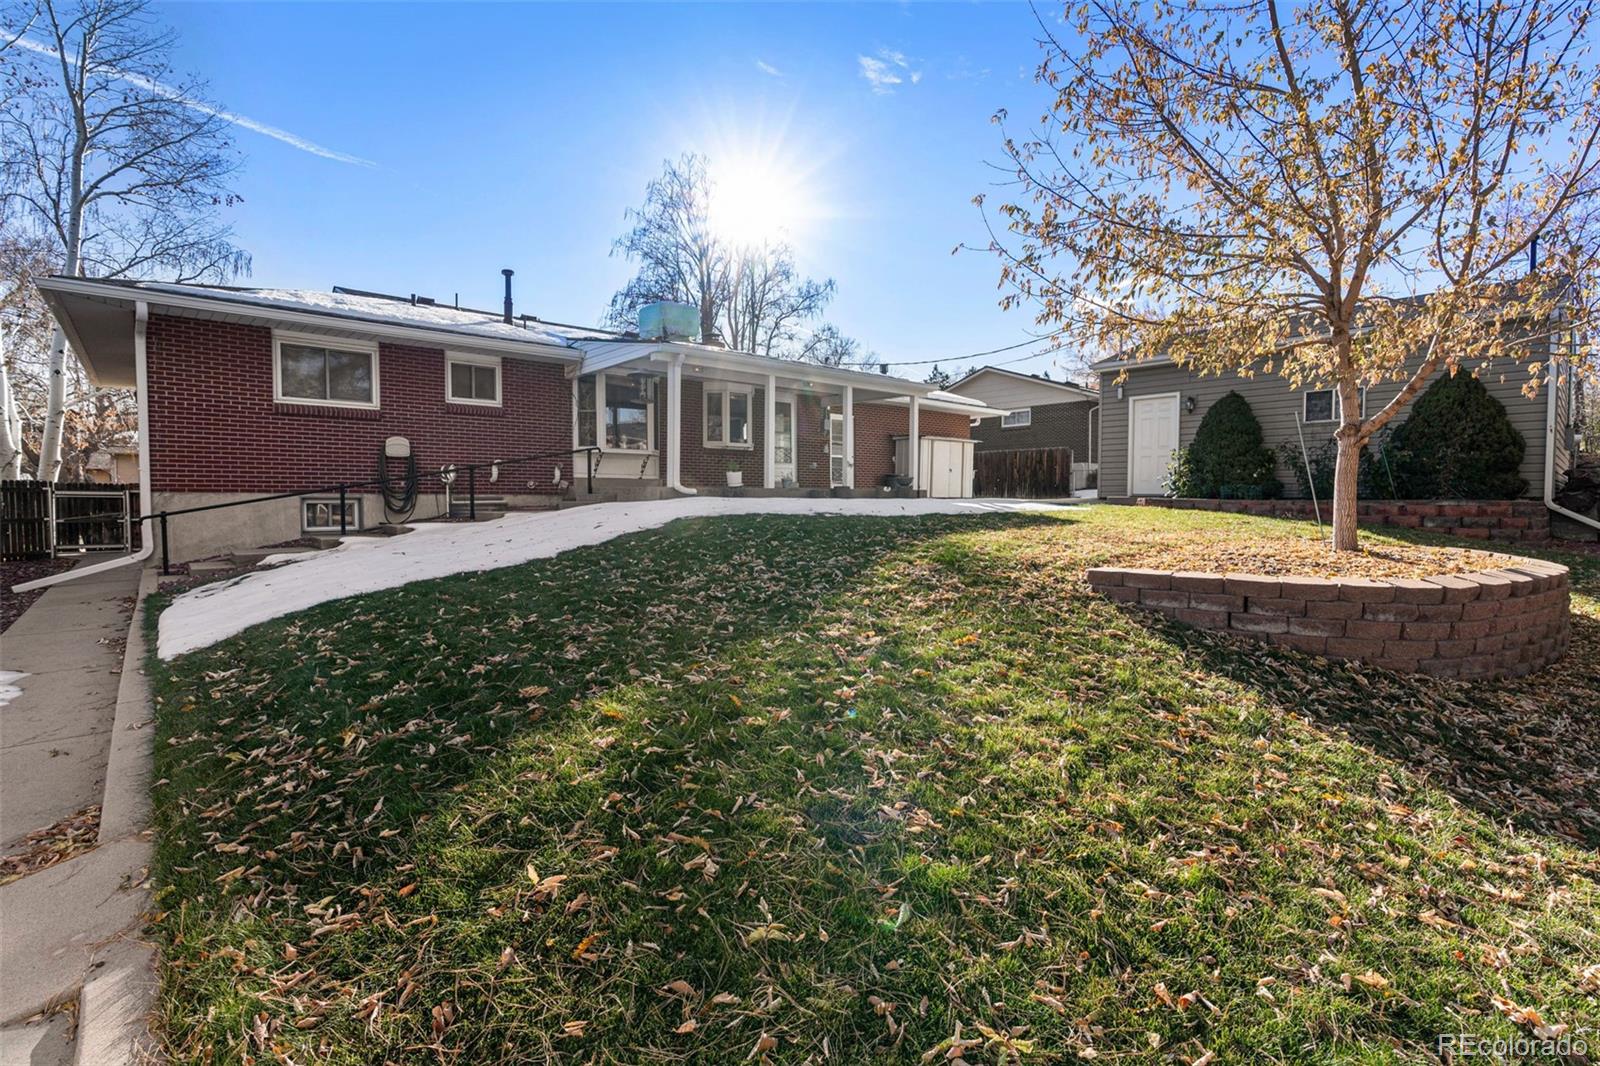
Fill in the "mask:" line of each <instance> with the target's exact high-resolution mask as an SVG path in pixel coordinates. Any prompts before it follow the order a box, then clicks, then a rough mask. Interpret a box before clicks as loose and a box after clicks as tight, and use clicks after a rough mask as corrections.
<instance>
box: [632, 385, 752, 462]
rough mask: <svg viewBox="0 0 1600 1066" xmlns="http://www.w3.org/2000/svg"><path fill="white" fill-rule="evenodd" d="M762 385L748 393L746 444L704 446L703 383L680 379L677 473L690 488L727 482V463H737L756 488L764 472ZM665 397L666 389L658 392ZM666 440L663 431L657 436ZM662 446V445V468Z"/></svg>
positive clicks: (663, 460)
mask: <svg viewBox="0 0 1600 1066" xmlns="http://www.w3.org/2000/svg"><path fill="white" fill-rule="evenodd" d="M766 393H767V390H766V389H756V390H755V391H754V392H752V393H751V394H750V445H751V446H750V447H749V448H707V447H706V445H705V436H706V426H705V383H704V382H701V381H696V380H693V379H691V378H684V379H683V413H682V418H683V421H682V423H680V425H681V426H682V434H683V459H682V460H681V461H680V462H679V464H678V475H679V476H680V477H681V478H683V483H684V484H685V485H688V486H689V487H691V488H695V487H700V488H714V487H715V486H717V485H726V484H727V483H728V463H729V462H735V463H738V464H739V469H740V470H741V471H743V473H744V483H745V484H746V485H749V486H752V487H754V488H760V487H761V485H762V478H763V477H764V476H765V472H766V462H765V460H766V451H765V449H766V446H767V445H766V406H765V405H766V402H767V398H766ZM661 395H662V397H663V398H665V397H666V395H667V393H666V390H665V389H663V390H662V392H661ZM658 439H659V440H660V441H661V442H662V444H663V445H665V443H666V439H667V437H666V432H665V427H664V418H663V431H662V433H661V434H660V436H659V438H658ZM665 455H666V449H665V447H663V449H662V456H663V458H662V463H663V466H662V468H661V469H662V470H663V471H665V470H666V466H665V462H666V459H665Z"/></svg>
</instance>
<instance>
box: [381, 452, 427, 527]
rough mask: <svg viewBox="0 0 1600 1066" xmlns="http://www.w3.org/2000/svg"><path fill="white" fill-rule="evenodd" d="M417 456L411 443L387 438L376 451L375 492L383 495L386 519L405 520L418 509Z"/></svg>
mask: <svg viewBox="0 0 1600 1066" xmlns="http://www.w3.org/2000/svg"><path fill="white" fill-rule="evenodd" d="M418 485H419V479H418V478H417V457H416V456H415V455H414V454H412V451H411V442H410V441H409V440H407V439H406V438H404V437H390V438H389V439H388V440H386V441H384V442H383V447H382V448H380V449H379V450H378V491H379V493H380V494H381V495H382V497H383V517H384V521H386V522H404V521H406V520H407V519H409V518H410V517H411V515H412V512H414V511H415V510H416V509H417V489H418Z"/></svg>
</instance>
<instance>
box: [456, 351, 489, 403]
mask: <svg viewBox="0 0 1600 1066" xmlns="http://www.w3.org/2000/svg"><path fill="white" fill-rule="evenodd" d="M444 398H445V399H446V400H449V401H450V402H451V403H472V404H478V405H480V406H483V407H499V406H500V360H499V359H498V358H496V357H495V356H492V355H464V354H462V353H461V352H446V353H445V355H444Z"/></svg>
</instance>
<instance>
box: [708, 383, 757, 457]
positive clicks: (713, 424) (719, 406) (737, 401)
mask: <svg viewBox="0 0 1600 1066" xmlns="http://www.w3.org/2000/svg"><path fill="white" fill-rule="evenodd" d="M703 396H704V401H703V406H704V408H705V413H704V418H703V421H702V425H703V427H704V429H705V432H704V433H703V434H702V440H703V442H704V444H705V446H706V447H707V448H749V447H751V432H750V412H751V410H752V409H753V407H754V400H753V398H754V396H755V390H754V389H753V388H751V387H750V386H749V385H707V386H706V387H705V392H704V393H703Z"/></svg>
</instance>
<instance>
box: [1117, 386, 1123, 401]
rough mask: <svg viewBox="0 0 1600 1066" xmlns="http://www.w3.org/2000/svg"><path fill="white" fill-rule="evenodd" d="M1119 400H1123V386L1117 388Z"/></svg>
mask: <svg viewBox="0 0 1600 1066" xmlns="http://www.w3.org/2000/svg"><path fill="white" fill-rule="evenodd" d="M1117 399H1119V400H1120V399H1122V386H1121V385H1118V386H1117Z"/></svg>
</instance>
